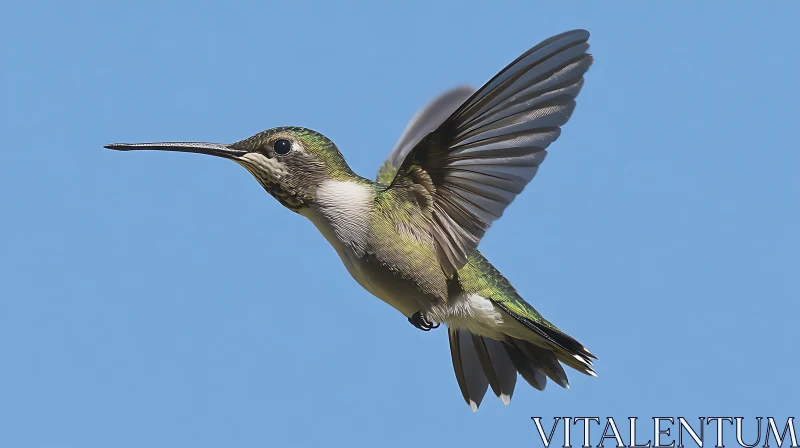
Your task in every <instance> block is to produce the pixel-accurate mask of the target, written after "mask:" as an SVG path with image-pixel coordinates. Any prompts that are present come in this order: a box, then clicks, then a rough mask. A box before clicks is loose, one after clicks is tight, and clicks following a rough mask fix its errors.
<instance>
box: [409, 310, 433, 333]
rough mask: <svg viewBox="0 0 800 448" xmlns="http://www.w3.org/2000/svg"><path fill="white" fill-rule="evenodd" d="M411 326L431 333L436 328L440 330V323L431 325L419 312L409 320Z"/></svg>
mask: <svg viewBox="0 0 800 448" xmlns="http://www.w3.org/2000/svg"><path fill="white" fill-rule="evenodd" d="M408 321H409V322H411V325H413V326H415V327H417V328H419V329H420V330H422V331H431V330H433V329H434V328H439V323H438V322H437V323H435V324H434V323H431V321H429V320H428V319H427V318H426V317H425V316H423V315H422V313H421V312H419V311H417V312H416V313H414V315H413V316H411V317H409V318H408Z"/></svg>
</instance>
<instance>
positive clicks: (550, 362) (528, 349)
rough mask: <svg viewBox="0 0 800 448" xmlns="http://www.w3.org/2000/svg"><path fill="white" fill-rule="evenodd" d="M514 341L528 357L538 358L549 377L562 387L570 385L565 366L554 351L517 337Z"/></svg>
mask: <svg viewBox="0 0 800 448" xmlns="http://www.w3.org/2000/svg"><path fill="white" fill-rule="evenodd" d="M513 342H514V345H516V346H517V347H519V349H520V350H522V352H523V353H525V355H526V356H527V357H528V358H530V359H536V360H537V361H538V362H539V363H540V364H541V366H542V371H543V372H544V374H545V375H547V377H548V378H550V379H551V380H553V381H554V382H555V383H556V384H558V385H559V386H561V387H564V388H568V387H569V379H567V373H566V372H564V368H563V367H561V363H559V362H558V358H557V357H556V355H555V354H554V353H553V352H552V351H550V350H547V349H545V348H541V347H538V346H536V345H534V344H531V343H530V342H527V341H522V340H519V339H515V340H513Z"/></svg>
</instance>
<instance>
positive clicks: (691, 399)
mask: <svg viewBox="0 0 800 448" xmlns="http://www.w3.org/2000/svg"><path fill="white" fill-rule="evenodd" d="M113 3H114V2H99V1H98V2H88V1H76V2H54V1H44V2H28V3H27V4H24V3H22V2H15V3H13V4H12V3H6V4H4V5H3V6H2V7H0V11H1V12H0V17H2V19H0V23H2V26H0V38H2V39H1V40H0V42H2V43H1V44H0V51H1V52H2V53H0V56H1V57H2V61H3V62H2V64H0V65H1V67H0V77H1V78H0V81H1V82H0V114H1V115H0V118H2V119H1V120H0V135H2V139H3V149H2V150H1V151H0V205H1V206H2V214H0V217H1V218H0V235H2V236H1V237H0V446H2V447H12V446H13V447H18V448H22V447H174V446H192V447H195V448H197V447H217V446H242V447H245V446H385V447H394V446H407V445H408V444H409V443H425V444H431V446H455V445H456V443H457V444H459V445H461V446H540V445H539V444H540V443H541V442H539V441H538V436H537V435H536V430H535V427H534V425H533V423H532V422H531V420H530V417H532V416H542V417H545V418H546V419H550V418H551V417H552V416H600V417H605V416H615V417H617V418H620V419H625V418H627V417H628V416H640V417H643V418H649V417H650V416H659V415H666V416H686V417H697V416H710V415H724V416H737V415H738V416H746V417H747V416H756V415H762V416H768V415H774V416H776V417H782V418H785V417H786V416H789V415H795V414H796V412H797V411H798V408H797V403H798V400H799V399H800V392H798V386H797V381H796V378H797V371H798V369H800V361H798V356H797V347H798V339H799V338H798V336H797V330H796V319H797V315H798V313H800V305H798V301H797V298H798V291H799V290H800V285H799V282H800V280H798V278H799V277H798V275H797V272H798V263H799V262H800V260H799V259H798V252H799V250H800V237H798V233H797V229H798V228H800V211H798V206H797V204H798V197H800V176H798V174H797V169H798V166H800V151H798V144H797V111H796V107H797V104H798V100H800V87H798V84H797V82H796V81H795V79H796V78H797V72H798V69H800V59H798V58H797V48H796V42H797V34H796V31H795V30H796V28H797V25H798V19H800V14H799V13H800V4H798V3H797V2H772V3H769V4H764V3H756V2H751V3H749V4H739V5H736V7H735V8H734V7H733V6H732V5H730V4H728V3H724V2H702V4H699V3H698V4H696V3H695V2H669V3H667V2H661V3H658V4H655V3H647V5H645V4H644V3H632V2H631V3H616V4H608V3H602V4H600V3H580V4H577V3H576V4H571V5H561V4H558V5H557V4H556V2H547V3H535V2H493V3H494V4H495V5H494V6H487V2H457V3H456V2H453V3H449V4H445V3H434V2H414V1H409V2H403V3H402V6H400V5H399V4H398V5H395V6H387V5H378V2H363V3H355V2H351V3H347V6H346V7H345V6H334V5H332V4H328V3H323V2H316V3H303V2H282V3H272V2H270V3H266V2H229V3H228V4H227V5H225V6H223V5H222V2H220V3H219V4H211V3H205V2H155V1H139V2H135V3H134V2H131V3H130V4H129V5H128V6H120V5H117V4H113ZM573 28H586V29H588V30H590V31H591V32H592V38H591V41H590V42H591V44H592V53H593V54H594V55H595V59H596V62H595V65H594V66H593V68H592V69H591V70H590V72H589V73H588V75H587V82H586V85H585V87H584V90H583V92H582V93H581V96H580V97H579V99H578V108H577V110H576V113H575V114H574V116H573V119H572V120H571V121H570V123H569V124H568V125H567V126H566V127H565V129H564V132H563V134H562V137H561V138H560V139H559V140H558V142H557V143H556V144H554V145H553V146H552V147H551V151H550V155H549V156H548V159H547V161H546V162H545V163H544V165H543V167H542V169H541V170H540V171H539V174H538V175H537V177H536V179H535V180H534V181H533V183H532V184H531V185H530V186H529V187H528V189H526V193H525V194H523V195H521V196H520V197H519V198H518V199H517V200H516V201H515V203H514V204H513V205H512V206H511V208H510V209H509V210H508V211H507V213H506V214H505V216H504V218H503V219H501V220H500V221H498V222H497V223H496V224H495V225H494V226H493V228H492V229H491V230H490V232H489V233H488V234H487V236H486V238H485V239H484V240H483V242H482V244H481V249H482V251H483V252H484V253H485V254H486V256H487V257H488V258H489V259H490V260H491V261H492V262H493V263H494V264H495V265H496V266H497V267H498V268H499V269H500V270H501V271H502V272H503V273H504V274H505V275H506V276H507V277H508V278H509V279H510V280H511V281H512V282H513V283H514V285H515V286H516V287H517V289H518V290H519V291H520V293H521V295H522V296H523V297H525V298H526V299H527V300H528V301H530V302H531V303H532V304H534V305H535V306H536V307H537V309H539V310H540V311H541V312H542V313H543V314H544V315H545V316H547V317H548V318H549V319H550V320H552V321H553V322H555V323H556V324H557V325H559V326H560V327H561V328H563V329H564V330H566V331H567V332H568V333H570V334H572V335H573V336H575V337H576V338H578V339H579V340H580V341H582V342H583V343H584V344H586V345H587V346H588V347H589V348H590V349H591V350H592V351H593V352H594V353H596V354H597V355H598V357H599V361H598V363H597V372H598V374H599V377H598V378H590V377H585V376H582V375H580V374H577V373H573V374H571V375H570V377H571V384H572V388H571V389H570V390H562V389H559V388H557V387H555V386H554V385H553V384H550V387H548V389H547V390H546V391H545V392H543V393H540V392H537V391H535V390H532V389H530V388H528V387H524V386H525V385H524V384H523V383H520V387H518V389H517V391H516V394H515V395H514V399H513V400H512V403H511V405H510V406H508V407H504V406H502V404H501V403H500V402H499V400H496V399H495V398H494V397H487V399H486V400H485V401H484V404H483V405H482V407H481V409H480V411H479V412H478V413H477V414H473V413H471V412H470V411H469V409H468V407H467V406H466V405H465V404H464V402H463V401H462V398H461V395H460V392H459V390H458V387H457V384H456V381H455V378H454V375H453V372H452V366H451V362H450V357H449V352H448V345H447V337H446V333H445V332H444V331H441V329H440V331H436V332H430V333H423V332H420V331H418V330H416V329H414V328H413V327H412V326H411V325H409V324H408V322H407V321H406V319H405V318H403V317H402V316H401V315H400V314H399V313H397V312H396V311H394V310H393V309H391V308H389V307H388V306H387V305H385V304H383V303H382V302H380V301H379V300H377V299H375V298H374V297H372V296H370V295H369V294H368V293H367V292H366V291H364V290H362V289H361V287H360V286H358V285H357V284H356V283H355V281H353V280H352V279H351V278H350V277H349V276H348V274H347V272H346V271H345V269H344V267H343V266H342V265H341V262H340V261H339V259H338V257H336V255H335V253H334V251H333V250H332V249H331V248H330V247H329V246H328V245H327V243H326V242H325V240H324V239H323V238H322V236H321V235H319V234H318V233H317V231H316V230H315V229H314V228H313V226H312V225H311V224H310V223H308V222H306V221H305V220H304V219H303V218H301V217H299V216H297V215H295V214H293V213H290V212H288V211H286V210H284V209H283V208H282V207H281V206H280V204H278V203H277V202H276V201H275V200H273V199H272V198H271V197H269V196H268V195H267V194H266V193H265V192H264V191H262V190H261V189H260V187H259V186H258V184H257V183H256V182H255V181H254V180H253V179H251V177H250V175H249V174H248V173H247V172H246V171H244V170H243V169H241V168H240V167H238V166H236V165H235V164H233V163H230V162H227V161H223V160H219V159H214V158H210V157H203V156H198V155H187V154H165V153H128V154H126V153H117V152H112V151H107V150H104V149H102V146H103V145H104V144H106V143H110V142H116V141H158V140H198V141H221V142H230V141H235V140H238V139H240V138H243V137H246V136H248V135H250V134H253V133H255V132H258V131H260V130H262V129H266V128H270V127H274V126H280V125H299V126H305V127H310V128H313V129H316V130H318V131H320V132H323V133H324V134H326V135H327V136H329V137H330V138H331V139H333V140H334V141H335V142H336V143H337V144H338V146H339V148H340V149H341V151H342V152H343V153H344V155H345V156H346V158H347V160H348V161H349V163H350V164H351V166H352V167H353V168H354V169H355V170H356V171H357V172H359V173H361V174H363V175H365V176H369V177H372V176H374V173H375V172H376V170H377V168H378V166H379V165H380V163H381V162H382V161H383V159H384V157H385V156H386V155H387V153H388V152H389V150H390V148H391V147H392V145H393V143H394V141H395V139H396V138H397V137H398V136H399V134H400V132H401V131H402V130H403V127H404V126H405V124H406V122H407V120H408V119H409V118H410V117H411V116H412V115H413V113H414V112H415V111H416V110H417V108H418V107H419V106H421V105H422V104H423V103H425V102H426V101H427V100H429V99H430V98H431V97H433V96H435V95H436V94H437V93H439V92H440V91H442V90H443V89H446V88H449V87H452V86H454V85H456V84H460V83H468V84H471V85H474V86H478V85H480V84H482V83H483V82H485V81H486V80H488V79H489V78H490V77H491V76H493V75H494V74H495V73H496V72H497V71H499V70H500V69H501V68H503V66H505V65H506V64H507V63H508V62H510V61H511V60H513V59H514V58H516V57H517V56H518V55H519V54H521V53H522V52H524V51H525V50H526V49H528V48H529V47H531V46H533V45H535V44H536V43H538V42H539V41H540V40H543V39H545V38H547V37H549V36H551V35H553V34H557V33H560V32H562V31H566V30H569V29H573ZM792 229H795V230H792ZM546 421H549V420H546ZM574 442H575V443H576V444H579V443H580V442H579V440H577V439H576V440H575V441H574ZM512 444H513V445H512ZM687 446H691V445H687Z"/></svg>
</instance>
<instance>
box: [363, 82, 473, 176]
mask: <svg viewBox="0 0 800 448" xmlns="http://www.w3.org/2000/svg"><path fill="white" fill-rule="evenodd" d="M473 92H475V89H473V88H472V87H466V86H463V87H456V88H454V89H450V90H448V91H446V92H444V93H443V94H441V95H439V96H438V97H436V99H434V100H433V101H431V102H429V103H428V104H426V105H425V106H423V107H422V109H420V110H419V111H418V112H417V113H416V114H414V117H412V118H411V121H409V122H408V125H407V126H406V129H405V130H404V131H403V134H402V135H400V138H399V139H398V140H397V143H395V144H394V148H392V152H390V153H389V156H388V157H387V158H386V160H385V161H384V162H383V165H381V167H380V169H379V170H378V176H377V177H376V178H375V180H377V181H378V182H380V183H382V184H385V185H389V184H390V183H391V182H392V179H394V176H395V174H397V170H398V169H399V168H400V165H402V163H403V160H405V158H406V156H407V155H408V153H409V152H411V150H412V149H414V147H415V146H416V145H417V143H419V142H420V140H422V139H423V138H424V137H425V136H426V135H428V134H430V133H431V132H433V131H435V130H436V128H438V127H439V126H440V125H441V124H442V123H444V121H445V120H447V117H449V116H450V115H452V114H453V112H455V111H456V109H458V106H460V105H462V104H464V101H466V100H467V98H469V97H470V95H472V93H473Z"/></svg>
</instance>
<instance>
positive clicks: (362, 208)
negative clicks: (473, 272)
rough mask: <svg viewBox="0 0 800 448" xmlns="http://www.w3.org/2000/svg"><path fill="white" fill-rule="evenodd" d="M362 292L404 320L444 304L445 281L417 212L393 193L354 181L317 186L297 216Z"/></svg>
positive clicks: (326, 182)
mask: <svg viewBox="0 0 800 448" xmlns="http://www.w3.org/2000/svg"><path fill="white" fill-rule="evenodd" d="M300 213H301V214H302V215H304V216H306V217H307V218H308V219H309V220H311V222H312V223H313V224H314V225H315V226H316V227H317V229H319V231H320V233H322V235H323V236H324V237H325V239H327V240H328V242H329V243H330V244H331V246H333V248H334V249H335V250H336V253H337V254H338V255H339V257H340V258H341V260H342V262H343V264H344V265H345V267H346V268H347V271H348V272H349V273H350V275H351V276H352V277H353V278H354V279H355V280H356V281H357V282H358V283H359V284H360V285H361V286H362V287H363V288H364V289H366V290H367V291H369V292H370V293H371V294H373V295H374V296H376V297H378V298H379V299H381V300H383V301H384V302H386V303H388V304H389V305H390V306H392V307H393V308H395V309H397V310H398V311H400V312H401V313H402V314H403V315H405V316H407V317H410V316H411V315H413V314H414V313H416V312H417V311H420V310H422V311H426V312H427V311H430V310H431V309H432V308H433V307H436V306H437V305H441V306H443V305H445V304H446V302H447V279H446V277H445V275H444V272H443V271H442V270H441V268H440V267H439V263H438V259H437V258H436V252H435V247H434V245H433V244H434V243H433V239H432V237H431V236H430V235H429V234H428V233H427V231H426V229H425V228H424V226H423V225H422V224H421V223H422V219H421V216H419V215H420V214H421V213H422V211H421V210H419V208H415V207H414V204H409V203H406V202H404V201H403V198H398V197H396V193H395V192H391V191H390V190H385V189H381V188H380V187H379V186H377V185H376V184H371V183H368V182H359V181H334V180H328V181H325V182H323V183H322V184H321V185H320V186H319V187H318V188H317V191H316V195H315V198H314V204H313V205H312V206H311V207H309V208H307V209H305V210H302V211H301V212H300Z"/></svg>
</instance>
